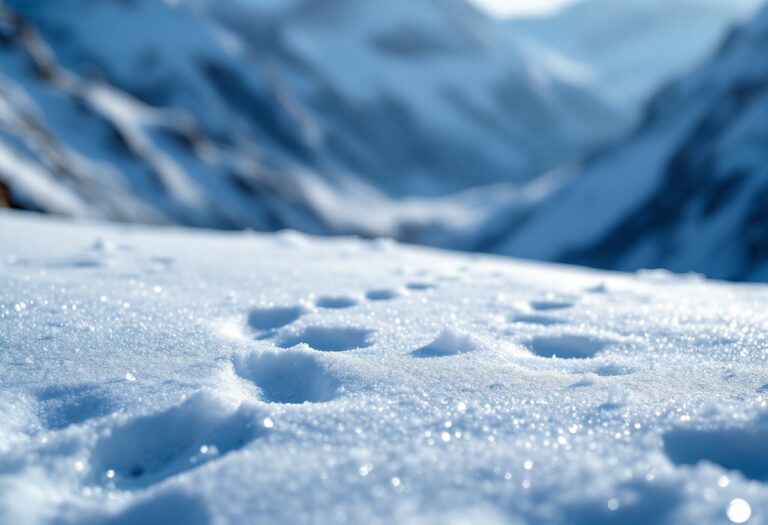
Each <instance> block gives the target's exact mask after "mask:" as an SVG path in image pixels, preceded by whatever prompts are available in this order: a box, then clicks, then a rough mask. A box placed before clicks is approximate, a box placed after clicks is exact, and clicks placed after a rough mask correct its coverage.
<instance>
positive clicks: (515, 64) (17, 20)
mask: <svg viewBox="0 0 768 525" xmlns="http://www.w3.org/2000/svg"><path fill="white" fill-rule="evenodd" d="M4 5H5V7H4V8H3V13H4V23H3V32H4V38H3V45H2V49H0V60H3V61H4V68H3V69H2V79H3V83H2V85H3V86H5V91H6V92H7V93H8V94H7V96H6V100H9V101H12V103H10V104H8V107H7V108H6V112H5V113H4V116H5V119H6V120H5V122H4V126H3V135H2V136H0V148H2V151H4V152H5V156H4V157H3V158H4V159H5V160H4V162H3V163H2V165H0V184H1V185H2V186H4V187H5V188H6V189H5V194H6V195H7V196H8V199H9V200H10V201H11V203H12V204H15V205H16V206H20V207H25V208H29V209H38V210H42V211H50V212H56V213H65V214H71V215H89V216H94V217H102V218H110V219H118V220H126V221H141V222H173V223H181V224H189V225H202V226H213V227H219V228H222V227H224V228H243V227H251V228H256V229H260V230H273V229H279V228H284V227H291V228H296V229H301V230H304V231H309V232H314V233H351V232H355V233H361V234H364V235H376V234H390V235H398V232H400V231H401V230H403V229H407V230H409V231H412V230H413V229H414V228H415V229H417V230H418V229H419V228H420V226H419V225H418V224H417V225H416V226H413V225H412V224H411V222H412V219H413V214H412V213H411V211H410V208H408V207H407V206H404V207H401V206H400V203H399V202H398V200H399V199H401V198H402V197H403V196H410V195H415V196H417V197H419V196H421V197H426V198H432V197H436V196H440V197H442V196H445V195H447V194H449V193H452V192H456V191H461V190H465V189H467V188H471V187H475V186H478V185H484V184H490V183H496V182H501V181H506V182H510V181H511V182H514V181H518V182H519V181H524V180H527V179H528V178H530V177H531V176H532V175H533V174H535V173H538V171H539V170H540V169H543V168H544V167H546V166H549V165H552V164H554V163H557V162H560V161H562V160H563V159H564V158H567V157H569V156H571V155H574V154H576V153H578V152H583V151H584V150H585V149H587V148H589V147H590V146H591V145H594V144H595V143H596V142H597V141H599V140H601V139H602V138H604V137H605V136H607V135H610V134H611V132H612V130H614V129H616V126H617V125H618V124H619V120H620V119H618V118H617V117H616V115H615V114H614V113H613V112H612V110H611V109H610V108H608V107H607V106H605V105H603V104H602V103H600V102H599V101H597V100H596V99H595V98H594V97H592V96H591V95H589V94H588V93H587V92H585V91H583V90H582V89H581V88H580V87H578V86H576V85H573V84H571V83H569V82H568V81H567V79H562V78H558V77H557V76H556V75H555V74H553V73H550V72H548V71H547V70H545V69H542V68H538V67H536V66H535V65H532V64H530V63H528V62H527V61H526V59H525V57H523V56H522V55H521V53H518V52H517V51H516V50H515V48H514V47H513V46H512V45H511V44H510V43H509V42H508V40H507V39H506V38H505V37H504V34H503V32H501V31H499V30H498V27H497V26H496V24H495V22H494V21H493V20H491V19H489V18H487V17H486V16H484V15H481V14H480V13H479V12H477V11H475V10H473V9H471V8H470V7H468V6H467V5H466V4H465V3H464V2H463V1H459V0H451V1H450V2H437V1H434V0H419V1H416V2H413V1H408V2H405V1H404V0H403V1H401V3H399V4H398V3H395V2H386V3H384V2H350V1H344V0H322V1H309V0H307V1H302V2H292V3H272V2H267V3H264V2H254V3H247V2H206V1H200V0H197V1H189V2H164V1H162V0H132V1H130V2H124V1H119V0H107V1H103V2H92V1H90V0H64V1H61V2H55V3H50V2H45V1H28V0H12V1H7V2H6V3H5V4H4ZM565 109H567V111H565ZM587 124H589V125H587ZM584 129H589V130H591V131H590V132H589V133H586V134H585V133H584V132H583V130H584ZM369 210H372V211H369ZM380 210H388V211H389V212H390V213H389V216H388V217H387V218H386V219H383V218H382V215H383V214H382V213H381V212H380ZM457 213H458V214H461V213H462V212H461V211H458V212H457ZM439 220H442V219H439V218H436V217H419V218H417V219H416V222H423V223H425V224H427V225H429V224H432V223H433V222H435V221H439ZM404 223H408V224H411V225H407V226H406V225H404Z"/></svg>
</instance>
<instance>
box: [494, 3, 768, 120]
mask: <svg viewBox="0 0 768 525" xmlns="http://www.w3.org/2000/svg"><path fill="white" fill-rule="evenodd" d="M761 3H762V0H621V1H616V0H581V1H579V2H576V3H573V4H570V5H569V6H567V7H565V8H564V9H562V10H560V11H557V12H555V13H554V14H551V15H547V16H538V17H530V18H513V19H511V20H509V22H508V23H509V25H510V27H511V28H512V30H513V31H514V33H515V34H516V35H518V36H519V35H524V36H525V37H527V38H529V39H530V40H531V41H532V44H533V47H534V48H537V47H538V48H543V51H544V52H553V51H554V52H555V53H556V54H559V55H561V58H565V59H567V61H568V62H569V63H570V65H571V67H572V68H574V70H576V71H581V74H582V77H583V78H584V79H591V81H592V82H593V84H594V87H595V89H596V90H597V92H599V93H602V94H603V95H604V96H605V97H607V98H608V99H609V100H611V101H613V102H614V103H615V104H616V105H617V106H619V107H622V108H625V109H627V110H628V111H631V112H633V113H638V112H639V111H640V110H641V108H642V106H643V105H644V104H645V102H646V101H647V99H648V98H649V97H650V96H651V95H652V94H653V93H654V92H655V91H656V90H658V89H659V88H660V87H661V86H662V84H664V83H666V82H667V81H669V80H670V79H671V78H672V77H677V76H679V75H681V74H682V73H683V72H686V71H687V70H689V69H691V68H693V67H694V66H696V65H698V63H699V62H700V61H703V60H704V59H705V58H706V57H707V56H708V55H709V54H711V53H712V51H714V49H715V47H716V46H717V45H718V43H719V42H720V41H721V39H722V38H723V35H724V34H725V33H726V32H727V31H728V30H730V28H731V26H733V25H734V24H735V23H736V22H737V21H740V20H742V19H744V18H746V17H748V16H749V15H751V14H753V13H754V12H755V10H756V9H757V8H758V6H759V5H760V4H761Z"/></svg>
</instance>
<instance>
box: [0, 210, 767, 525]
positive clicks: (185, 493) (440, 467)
mask: <svg viewBox="0 0 768 525" xmlns="http://www.w3.org/2000/svg"><path fill="white" fill-rule="evenodd" d="M0 290H2V292H1V293H0V348H1V350H2V351H0V370H2V373H1V374H0V413H2V418H0V522H2V523H3V524H22V525H23V524H54V523H55V524H75V523H77V524H168V523H179V524H186V525H208V524H210V525H219V524H251V523H290V524H302V523H307V524H310V523H311V524H315V523H318V524H320V523H365V524H376V523H388V524H389V523H420V524H421V523H424V524H430V523H472V524H497V523H498V524H502V523H503V524H507V523H508V524H525V523H530V524H534V523H535V524H540V523H551V524H578V525H598V524H622V525H627V524H645V523H647V524H655V525H658V524H665V523H668V524H681V523H697V524H710V523H711V524H716V523H729V522H734V523H742V522H745V521H748V522H749V523H766V522H767V521H768V510H766V509H768V486H766V485H765V481H766V480H768V459H766V458H767V456H766V454H765V443H766V440H768V415H767V414H768V412H766V392H767V391H768V371H767V370H766V366H765V359H766V332H765V326H766V322H768V313H766V312H768V309H766V305H767V303H768V299H767V297H768V294H766V288H765V287H764V286H761V285H749V286H745V285H728V284H721V283H716V282H708V281H705V280H703V279H701V278H698V277H696V276H682V277H676V276H673V275H671V274H667V273H663V272H643V273H639V274H636V275H629V274H626V275H625V274H613V273H603V272H597V271H588V270H579V269H573V268H568V267H558V266H552V265H545V264H539V263H524V262H518V261H513V260H505V259H501V258H494V257H490V256H489V257H484V256H483V257H481V256H470V255H454V254H449V253H444V252H440V251H436V250H429V249H419V248H410V247H404V246H400V245H397V244H395V243H391V242H385V241H372V242H369V241H361V240H357V239H353V238H339V239H330V240H328V239H325V240H320V239H314V238H311V237H307V236H304V235H301V234H297V233H293V232H283V233H279V234H273V235H259V234H254V233H217V234H214V233H207V232H201V231H194V232H191V231H190V232H188V231H184V230H181V229H167V230H164V229H161V230H151V229H144V228H141V227H128V226H108V225H99V224H88V223H78V222H54V221H53V220H51V219H43V218H39V217H34V216H31V215H23V214H19V213H8V212H3V213H0Z"/></svg>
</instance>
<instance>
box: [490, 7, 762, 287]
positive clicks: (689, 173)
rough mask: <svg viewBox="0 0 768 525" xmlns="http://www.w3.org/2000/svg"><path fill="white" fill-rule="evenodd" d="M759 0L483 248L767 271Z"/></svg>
mask: <svg viewBox="0 0 768 525" xmlns="http://www.w3.org/2000/svg"><path fill="white" fill-rule="evenodd" d="M766 56H768V9H767V10H764V11H762V12H761V13H760V14H759V15H758V16H757V17H756V18H755V20H754V21H753V22H751V23H750V24H748V25H746V26H745V27H743V28H741V29H739V30H738V31H737V32H735V33H734V34H732V35H731V37H730V38H729V39H728V40H727V42H725V43H724V44H723V45H722V46H721V48H720V50H719V51H718V52H717V54H716V56H715V57H714V58H712V59H711V60H710V61H709V62H708V63H706V64H705V65H703V66H702V67H700V68H699V69H698V70H697V71H695V72H694V73H693V74H691V75H690V76H688V77H686V78H684V79H682V80H680V81H678V82H676V83H674V84H673V85H671V86H669V87H668V88H667V89H666V90H664V91H663V92H662V93H661V94H660V95H659V96H658V97H657V98H656V99H655V100H654V102H653V103H652V104H651V106H650V107H649V109H648V111H647V113H646V115H645V118H644V122H643V124H642V125H641V126H640V127H639V128H638V129H637V130H636V132H635V133H634V134H632V135H631V136H630V137H628V138H627V140H626V141H624V142H622V143H620V144H618V145H617V146H616V147H612V148H610V149H608V150H606V151H604V152H603V153H601V154H599V155H597V156H596V157H595V158H593V159H591V160H590V161H588V162H586V163H584V164H583V165H581V166H579V167H577V168H575V169H574V170H571V171H570V172H568V173H566V174H561V175H560V176H561V180H565V182H564V183H563V184H562V187H561V188H560V189H559V190H558V191H555V192H554V193H553V194H552V195H550V196H549V197H547V198H545V199H544V200H543V202H541V203H540V204H539V205H537V206H536V207H535V208H534V209H533V210H532V211H530V213H528V214H527V215H526V216H525V218H524V219H521V220H519V221H517V222H516V223H515V224H514V225H513V226H511V227H510V229H509V232H508V235H507V237H506V240H505V241H503V242H501V243H500V244H497V245H495V246H493V247H489V249H492V250H495V251H500V252H503V253H510V254H517V255H524V256H530V257H535V258H539V259H546V260H564V261H571V262H579V263H587V264H591V265H596V266H600V267H606V268H615V269H635V268H641V267H665V268H670V269H673V270H679V271H691V270H693V271H698V272H703V273H706V274H707V275H709V276H712V277H718V278H728V279H747V280H765V279H766V278H768V241H767V240H766V239H767V238H768V237H766V233H767V232H768V213H766V210H768V153H766V152H768V60H766Z"/></svg>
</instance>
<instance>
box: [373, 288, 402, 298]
mask: <svg viewBox="0 0 768 525" xmlns="http://www.w3.org/2000/svg"><path fill="white" fill-rule="evenodd" d="M400 295H402V294H401V292H399V291H398V290H394V289H391V288H382V289H380V290H370V291H368V292H367V293H366V294H365V298H366V299H368V300H369V301H390V300H392V299H395V298H397V297H400Z"/></svg>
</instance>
